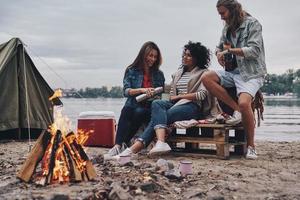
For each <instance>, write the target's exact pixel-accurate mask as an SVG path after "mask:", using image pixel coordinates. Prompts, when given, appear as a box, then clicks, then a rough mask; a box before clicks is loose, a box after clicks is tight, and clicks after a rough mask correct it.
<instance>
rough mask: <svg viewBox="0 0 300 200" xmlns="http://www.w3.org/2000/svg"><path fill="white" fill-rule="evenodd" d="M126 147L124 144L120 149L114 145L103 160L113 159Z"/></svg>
mask: <svg viewBox="0 0 300 200" xmlns="http://www.w3.org/2000/svg"><path fill="white" fill-rule="evenodd" d="M126 147H127V146H126V145H125V144H122V146H121V147H120V146H119V145H115V146H114V147H113V148H111V149H110V150H109V151H108V152H107V153H106V154H104V155H103V157H104V158H105V160H110V159H113V157H114V156H117V155H119V154H120V153H121V152H122V151H124V149H125V148H126Z"/></svg>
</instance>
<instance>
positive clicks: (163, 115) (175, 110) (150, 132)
mask: <svg viewBox="0 0 300 200" xmlns="http://www.w3.org/2000/svg"><path fill="white" fill-rule="evenodd" d="M173 105H174V103H172V102H170V101H167V100H154V101H153V102H152V106H151V121H150V122H149V124H148V126H147V128H146V129H145V131H144V132H143V133H142V134H141V136H140V137H139V138H138V140H139V141H141V142H142V143H143V144H144V146H148V145H149V143H150V142H151V141H152V140H153V138H154V136H155V129H157V128H167V126H168V125H169V124H172V123H174V122H176V121H181V120H190V119H199V118H200V107H199V106H198V105H197V104H196V103H193V102H189V103H186V104H183V105H178V106H175V107H172V106H173Z"/></svg>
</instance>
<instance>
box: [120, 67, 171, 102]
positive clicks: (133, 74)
mask: <svg viewBox="0 0 300 200" xmlns="http://www.w3.org/2000/svg"><path fill="white" fill-rule="evenodd" d="M143 78H144V74H143V71H142V70H140V69H138V68H130V69H129V70H127V72H126V73H125V76H124V79H123V95H124V96H125V97H127V101H126V102H125V106H133V107H135V106H137V105H138V103H137V101H136V100H135V97H136V96H137V95H136V96H130V95H129V94H128V92H129V90H130V89H136V88H142V84H143ZM164 84H165V77H164V74H163V72H162V71H160V70H156V71H152V87H153V88H156V87H164Z"/></svg>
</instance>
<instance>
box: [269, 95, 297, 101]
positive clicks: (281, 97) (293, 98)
mask: <svg viewBox="0 0 300 200" xmlns="http://www.w3.org/2000/svg"><path fill="white" fill-rule="evenodd" d="M264 99H271V100H272V99H285V100H298V99H300V98H299V97H297V96H285V95H279V96H264Z"/></svg>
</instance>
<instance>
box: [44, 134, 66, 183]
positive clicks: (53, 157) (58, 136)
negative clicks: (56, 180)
mask: <svg viewBox="0 0 300 200" xmlns="http://www.w3.org/2000/svg"><path fill="white" fill-rule="evenodd" d="M61 137H62V136H61V131H60V130H57V131H56V134H55V136H54V141H53V146H52V151H51V155H50V160H49V166H48V169H49V173H48V174H47V178H46V183H48V184H49V183H51V181H52V178H53V169H54V167H55V160H56V153H57V149H58V147H59V144H60V142H61V140H62V138H61Z"/></svg>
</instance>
